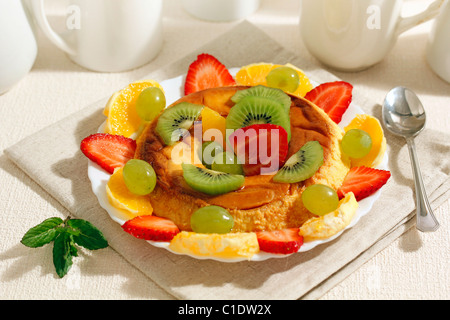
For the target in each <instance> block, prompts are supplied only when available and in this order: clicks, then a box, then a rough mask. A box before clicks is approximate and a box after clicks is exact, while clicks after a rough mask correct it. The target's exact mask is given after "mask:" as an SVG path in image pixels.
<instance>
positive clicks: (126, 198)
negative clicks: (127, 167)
mask: <svg viewBox="0 0 450 320" xmlns="http://www.w3.org/2000/svg"><path fill="white" fill-rule="evenodd" d="M122 172H123V168H118V169H116V170H115V171H114V173H113V174H112V175H111V177H110V178H109V181H108V183H107V185H106V194H107V195H108V200H109V202H110V203H111V204H112V205H113V206H114V207H116V208H118V209H121V210H125V211H127V212H128V213H130V214H131V216H132V217H136V216H143V215H151V214H152V213H153V208H152V205H151V203H150V199H149V198H148V197H147V196H138V195H135V194H133V193H131V192H130V191H129V190H128V188H127V186H126V185H125V180H124V179H123V175H122Z"/></svg>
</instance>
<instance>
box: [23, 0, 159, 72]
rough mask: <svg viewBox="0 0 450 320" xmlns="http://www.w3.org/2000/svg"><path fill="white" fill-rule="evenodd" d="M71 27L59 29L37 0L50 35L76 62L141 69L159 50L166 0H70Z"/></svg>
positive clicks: (36, 10) (40, 20)
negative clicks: (58, 31)
mask: <svg viewBox="0 0 450 320" xmlns="http://www.w3.org/2000/svg"><path fill="white" fill-rule="evenodd" d="M68 3H69V5H68V7H67V17H66V28H65V29H66V30H62V31H61V32H60V33H57V32H55V31H54V30H53V29H52V28H51V26H50V24H49V22H48V20H47V17H46V14H45V10H44V4H45V1H44V0H33V1H32V8H33V13H34V15H35V17H36V21H37V22H38V24H39V26H40V27H41V29H42V30H43V32H44V33H45V35H46V36H47V37H48V38H49V39H50V40H51V41H52V42H53V43H54V44H55V45H56V46H57V47H58V48H59V49H61V50H63V51H64V52H66V53H67V54H68V56H69V57H70V59H72V60H73V61H74V62H75V63H77V64H79V65H81V66H83V67H85V68H87V69H90V70H93V71H99V72H121V71H127V70H131V69H134V68H138V67H140V66H143V65H144V64H147V63H148V62H150V61H151V60H153V59H154V58H155V57H156V56H157V54H158V53H159V52H160V50H161V47H162V43H163V38H162V36H163V35H162V5H163V2H162V0H70V1H68Z"/></svg>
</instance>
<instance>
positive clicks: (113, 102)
mask: <svg viewBox="0 0 450 320" xmlns="http://www.w3.org/2000/svg"><path fill="white" fill-rule="evenodd" d="M149 87H158V88H160V89H161V90H163V88H162V87H161V86H160V85H159V84H158V83H157V82H156V81H154V80H142V81H137V82H133V83H131V84H129V85H128V86H127V87H126V88H124V89H122V90H120V91H118V92H116V93H114V94H113V95H112V97H111V98H110V99H109V101H108V103H107V105H106V107H105V109H104V111H103V113H104V114H105V115H106V116H107V117H108V118H107V120H106V127H105V132H106V133H110V134H116V135H122V136H125V137H127V138H129V137H131V136H133V134H136V133H137V132H139V131H140V129H141V126H142V125H143V123H144V122H143V121H142V120H141V118H139V116H138V114H137V112H136V108H135V105H136V100H137V98H138V97H139V95H140V94H141V92H142V91H144V89H146V88H149ZM163 92H164V90H163Z"/></svg>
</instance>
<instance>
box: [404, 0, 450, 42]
mask: <svg viewBox="0 0 450 320" xmlns="http://www.w3.org/2000/svg"><path fill="white" fill-rule="evenodd" d="M444 1H445V0H436V1H434V2H433V3H432V4H430V5H429V6H428V8H427V9H426V10H425V11H423V12H421V13H418V14H416V15H414V16H411V17H406V18H401V19H400V21H399V23H398V25H397V36H399V35H400V34H402V33H403V32H405V31H408V30H409V29H411V28H413V27H415V26H418V25H419V24H421V23H424V22H426V21H428V20H431V19H433V18H434V17H436V16H437V15H438V14H439V12H440V9H441V7H442V5H443V4H444Z"/></svg>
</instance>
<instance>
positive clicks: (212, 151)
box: [199, 141, 223, 169]
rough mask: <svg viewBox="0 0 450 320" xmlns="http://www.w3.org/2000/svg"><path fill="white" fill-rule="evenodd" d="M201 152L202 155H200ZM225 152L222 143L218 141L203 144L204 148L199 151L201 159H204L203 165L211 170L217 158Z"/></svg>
mask: <svg viewBox="0 0 450 320" xmlns="http://www.w3.org/2000/svg"><path fill="white" fill-rule="evenodd" d="M200 152H201V153H200ZM221 152H223V147H222V145H221V144H220V143H218V142H216V141H206V142H203V144H202V148H201V149H199V158H200V159H202V164H203V165H204V166H205V167H206V168H208V169H211V164H212V163H213V160H214V158H215V156H216V155H217V154H219V153H221Z"/></svg>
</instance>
